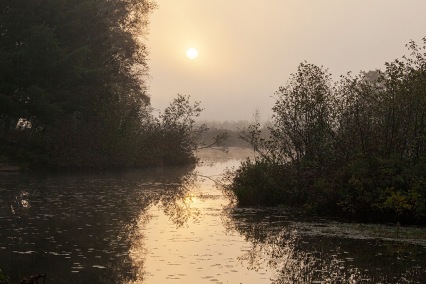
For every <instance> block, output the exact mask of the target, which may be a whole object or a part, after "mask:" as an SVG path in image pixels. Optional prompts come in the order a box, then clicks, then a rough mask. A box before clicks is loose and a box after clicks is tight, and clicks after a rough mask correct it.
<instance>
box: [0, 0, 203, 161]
mask: <svg viewBox="0 0 426 284" xmlns="http://www.w3.org/2000/svg"><path fill="white" fill-rule="evenodd" d="M154 8H155V4H154V3H153V2H151V1H149V0H114V1H108V0H55V1H50V0H35V1H22V0H5V1H1V3H0V140H1V144H0V160H2V161H6V162H9V163H10V162H15V163H19V164H20V165H21V166H22V167H31V168H51V169H62V168H74V169H81V168H94V169H101V168H120V167H139V166H150V165H163V164H182V163H188V162H193V161H194V155H193V152H192V151H193V150H194V149H195V148H196V146H195V143H196V142H197V141H198V136H199V135H200V132H202V131H203V130H204V129H205V127H196V126H195V125H194V121H193V118H194V117H196V116H198V115H199V113H200V111H201V108H199V103H195V104H194V105H191V104H190V102H189V98H188V97H184V96H178V98H177V99H176V100H175V101H174V102H173V103H172V104H171V105H170V107H168V108H167V109H166V110H165V111H164V113H163V114H162V115H161V116H160V118H155V117H154V116H153V114H152V110H151V108H150V106H149V97H148V96H147V94H146V84H145V78H146V75H147V69H148V68H147V49H146V47H145V44H144V40H143V39H144V38H143V36H144V34H146V32H147V25H148V16H149V14H150V12H151V11H152V10H153V9H154Z"/></svg>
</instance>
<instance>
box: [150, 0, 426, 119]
mask: <svg viewBox="0 0 426 284" xmlns="http://www.w3.org/2000/svg"><path fill="white" fill-rule="evenodd" d="M156 2H157V4H158V6H159V8H158V9H157V10H155V11H154V13H153V14H152V15H151V21H150V22H151V24H150V31H149V35H148V47H149V50H150V55H149V61H148V64H149V66H150V77H151V78H150V79H149V81H148V85H149V93H150V96H151V104H152V106H153V107H154V108H156V109H164V107H166V106H167V105H168V104H169V103H170V102H171V101H172V99H173V98H174V97H176V95H177V94H178V93H180V94H183V95H190V96H191V99H192V100H197V101H201V102H202V106H203V107H204V108H205V110H204V112H203V114H202V117H201V119H204V120H240V119H248V120H250V119H252V117H253V113H254V112H255V110H256V109H259V110H260V112H261V114H262V118H263V119H267V118H268V117H269V116H270V115H271V113H272V112H271V107H272V106H273V104H274V101H275V99H274V98H273V96H274V93H275V92H276V91H277V90H278V87H279V86H282V85H285V84H286V82H287V81H288V79H289V78H290V74H291V73H294V72H296V71H297V66H298V65H299V63H301V62H302V61H304V60H306V61H307V62H308V63H313V64H316V65H319V66H321V65H322V66H324V67H326V68H328V69H329V71H330V73H332V74H333V75H334V76H335V77H336V78H337V77H338V76H339V75H341V74H346V73H347V72H348V71H352V72H353V73H356V74H357V73H359V71H361V70H364V71H368V70H373V69H377V68H379V69H382V68H383V67H384V63H385V62H389V61H393V60H394V59H396V58H401V57H402V56H403V55H405V54H407V53H408V52H407V49H406V47H405V45H406V44H407V43H408V42H409V41H410V40H411V39H413V40H415V41H416V42H417V43H418V44H421V39H422V38H423V37H424V36H426V16H425V11H426V0H264V1H254V0H156ZM191 47H192V48H196V49H197V50H198V52H199V56H198V58H197V59H195V60H190V59H188V57H186V51H187V49H188V48H191Z"/></svg>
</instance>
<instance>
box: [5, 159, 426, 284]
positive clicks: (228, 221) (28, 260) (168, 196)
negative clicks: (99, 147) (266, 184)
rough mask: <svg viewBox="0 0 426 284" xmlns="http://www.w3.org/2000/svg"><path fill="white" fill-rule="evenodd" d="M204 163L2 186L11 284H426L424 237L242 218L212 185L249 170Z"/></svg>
mask: <svg viewBox="0 0 426 284" xmlns="http://www.w3.org/2000/svg"><path fill="white" fill-rule="evenodd" d="M239 154H241V153H239ZM203 157H204V158H205V159H206V160H208V161H209V162H204V163H202V164H200V165H199V166H197V167H196V168H170V169H155V170H139V171H131V172H123V173H103V174H84V175H82V174H69V175H53V176H32V175H4V174H3V175H0V268H1V269H2V270H3V271H4V272H5V273H6V274H7V275H8V276H9V278H10V279H11V282H12V283H19V281H20V280H22V279H23V278H24V277H29V276H31V275H36V274H44V273H46V274H47V277H48V279H47V280H46V282H45V283H378V282H382V283H425V282H424V281H425V279H426V230H425V229H420V228H414V227H410V228H406V227H401V228H400V229H399V232H397V228H396V227H395V226H385V225H365V224H345V223H339V222H336V221H330V220H323V219H310V220H304V219H302V218H300V217H299V216H297V215H296V214H290V213H287V212H284V211H283V210H280V209H278V208H268V209H255V208H237V207H235V206H234V205H232V204H230V201H229V200H228V199H227V198H226V197H224V196H223V194H222V192H221V190H220V189H218V188H217V187H216V186H215V183H214V182H213V181H212V180H211V179H210V178H213V179H214V178H216V177H217V175H218V174H220V173H222V172H223V170H224V168H226V167H232V166H237V165H238V164H239V162H238V160H235V159H230V157H229V156H227V157H225V156H221V157H218V156H215V157H212V155H211V153H207V152H206V153H203ZM206 177H209V178H206Z"/></svg>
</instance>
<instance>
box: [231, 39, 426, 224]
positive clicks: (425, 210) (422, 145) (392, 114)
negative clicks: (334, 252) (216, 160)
mask: <svg viewBox="0 0 426 284" xmlns="http://www.w3.org/2000/svg"><path fill="white" fill-rule="evenodd" d="M408 48H409V50H410V52H411V54H410V56H409V57H403V59H402V60H396V61H394V62H392V63H387V64H386V69H385V71H378V70H377V71H371V72H367V73H365V72H362V73H361V74H360V75H358V76H356V77H352V76H351V75H350V74H348V76H342V78H341V80H340V82H338V83H336V84H332V82H331V79H330V75H329V74H328V73H327V70H324V69H323V68H321V67H317V66H315V65H312V64H307V63H302V64H301V65H300V66H299V68H298V72H297V73H296V74H293V75H292V78H291V80H290V81H289V82H288V84H287V85H286V86H284V87H281V88H280V89H279V91H278V92H277V97H278V100H277V102H276V104H275V106H274V108H273V111H274V115H273V125H272V126H271V127H270V131H271V136H270V138H268V139H264V138H262V137H260V133H261V131H260V126H259V125H252V126H250V127H249V129H248V132H247V133H246V135H245V137H243V138H244V139H245V140H246V141H247V142H249V143H250V144H251V145H252V147H253V148H254V149H255V151H257V152H258V154H259V155H258V157H259V158H258V159H257V160H255V161H247V162H245V163H243V164H242V166H241V168H240V169H238V170H236V171H235V172H234V173H233V175H231V176H229V180H230V181H231V184H230V185H229V186H228V189H229V190H230V191H231V192H233V193H234V194H235V196H236V197H237V199H238V201H239V203H240V204H241V205H252V204H286V205H290V206H303V207H304V208H305V209H308V210H310V211H315V212H318V213H322V214H338V215H342V216H346V217H347V218H350V219H358V220H363V221H390V222H396V221H398V222H404V223H421V224H425V223H426V175H425V174H426V163H425V161H426V100H425V98H426V53H425V49H426V38H425V39H424V45H423V47H419V46H417V45H416V44H415V43H414V42H411V43H410V44H409V45H408Z"/></svg>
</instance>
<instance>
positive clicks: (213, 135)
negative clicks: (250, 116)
mask: <svg viewBox="0 0 426 284" xmlns="http://www.w3.org/2000/svg"><path fill="white" fill-rule="evenodd" d="M197 125H205V126H206V128H207V130H206V131H205V132H204V133H203V134H202V135H201V142H202V143H201V144H202V145H210V144H211V143H213V142H214V141H215V139H217V137H218V136H221V135H224V136H226V139H223V140H222V141H221V146H224V147H243V148H247V147H251V145H250V143H249V142H247V141H245V139H243V138H244V137H246V136H247V134H248V129H249V126H250V125H251V122H250V121H248V120H238V121H228V120H226V121H206V120H204V121H197ZM267 126H268V123H264V124H262V126H261V127H260V128H261V133H262V134H261V136H262V137H264V138H267V137H269V129H268V127H267Z"/></svg>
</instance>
